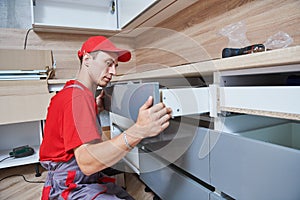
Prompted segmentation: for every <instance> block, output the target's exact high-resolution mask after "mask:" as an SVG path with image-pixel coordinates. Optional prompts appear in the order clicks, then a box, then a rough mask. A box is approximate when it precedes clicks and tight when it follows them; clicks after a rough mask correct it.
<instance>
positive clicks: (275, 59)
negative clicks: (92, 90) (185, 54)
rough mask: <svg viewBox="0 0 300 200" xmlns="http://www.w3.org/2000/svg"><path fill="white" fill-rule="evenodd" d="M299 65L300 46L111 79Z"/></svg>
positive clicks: (181, 75) (152, 77) (189, 75)
mask: <svg viewBox="0 0 300 200" xmlns="http://www.w3.org/2000/svg"><path fill="white" fill-rule="evenodd" d="M298 63H300V46H295V47H290V48H286V49H277V50H273V51H266V52H260V53H254V54H248V55H243V56H236V57H231V58H225V59H218V60H211V61H204V62H197V63H193V64H187V65H181V66H177V67H168V68H163V69H157V70H150V71H146V72H140V73H137V74H126V75H123V76H117V77H114V78H113V80H112V81H113V82H116V81H126V80H139V79H155V78H163V77H183V76H186V77H198V76H200V75H202V76H203V75H212V74H213V72H218V71H225V70H235V69H248V68H259V67H271V66H279V65H289V64H298Z"/></svg>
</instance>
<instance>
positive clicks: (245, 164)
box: [210, 132, 300, 200]
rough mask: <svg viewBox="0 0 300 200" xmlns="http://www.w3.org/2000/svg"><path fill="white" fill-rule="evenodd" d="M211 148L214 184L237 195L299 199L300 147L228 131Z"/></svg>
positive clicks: (273, 199)
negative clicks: (254, 138)
mask: <svg viewBox="0 0 300 200" xmlns="http://www.w3.org/2000/svg"><path fill="white" fill-rule="evenodd" d="M210 136H211V137H214V138H218V140H217V141H216V143H215V146H214V147H213V148H212V150H211V152H210V169H211V184H212V185H213V186H214V187H216V189H217V190H219V191H221V192H224V193H226V194H228V195H230V196H232V197H233V198H235V199H244V200H248V199H249V200H253V199H272V200H276V199H278V200H280V199H286V200H296V199H299V197H300V191H299V185H300V179H299V174H300V167H299V166H300V151H299V150H296V149H291V148H286V147H282V146H279V145H274V144H271V143H266V142H262V141H258V140H253V139H249V138H244V137H241V136H237V135H232V134H227V133H216V132H211V134H210Z"/></svg>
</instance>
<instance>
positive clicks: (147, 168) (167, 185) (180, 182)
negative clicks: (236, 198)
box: [140, 152, 211, 200]
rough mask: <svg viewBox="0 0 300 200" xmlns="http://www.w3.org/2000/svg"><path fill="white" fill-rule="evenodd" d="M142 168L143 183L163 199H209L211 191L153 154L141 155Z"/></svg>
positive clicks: (143, 153)
mask: <svg viewBox="0 0 300 200" xmlns="http://www.w3.org/2000/svg"><path fill="white" fill-rule="evenodd" d="M140 167H141V175H140V178H141V179H142V181H143V182H144V183H145V184H146V185H147V186H149V187H150V188H151V189H152V190H153V192H155V193H156V194H157V195H158V196H159V197H160V198H162V199H172V200H176V199H178V200H179V199H180V200H182V199H201V200H208V199H209V196H210V193H211V190H209V189H207V188H205V187H203V186H202V185H201V184H199V183H197V182H196V181H194V180H192V179H190V178H189V177H187V176H185V175H184V174H182V173H181V172H180V171H178V170H177V169H175V168H173V167H171V166H168V162H165V161H163V160H160V159H159V158H156V157H155V156H153V155H151V153H145V152H141V153H140ZM153 169H157V170H155V171H153Z"/></svg>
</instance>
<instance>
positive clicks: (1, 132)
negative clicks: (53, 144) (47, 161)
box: [0, 49, 55, 168]
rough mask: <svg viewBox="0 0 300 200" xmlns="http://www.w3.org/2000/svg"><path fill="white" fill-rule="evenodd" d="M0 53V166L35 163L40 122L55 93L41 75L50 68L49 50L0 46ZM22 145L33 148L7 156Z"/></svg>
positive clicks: (41, 127) (36, 161)
mask: <svg viewBox="0 0 300 200" xmlns="http://www.w3.org/2000/svg"><path fill="white" fill-rule="evenodd" d="M0 57H1V62H0V72H1V76H0V79H1V80H0V110H1V115H0V160H1V162H0V168H5V167H12V166H18V165H25V164H30V163H38V162H39V147H40V144H41V141H42V138H43V123H44V120H45V119H46V114H47V107H48V105H49V102H50V99H51V98H52V97H53V96H54V94H55V93H50V92H49V90H48V83H47V80H46V78H45V76H46V77H47V73H46V71H47V70H46V69H48V70H50V69H52V63H53V60H52V51H49V50H22V49H2V50H0ZM7 73H8V75H9V76H6V74H7ZM31 73H32V74H31ZM36 73H37V74H36ZM8 77H9V78H8ZM25 145H29V146H30V147H32V148H33V149H34V154H33V155H30V156H27V157H22V158H14V157H10V158H7V157H8V156H9V153H10V152H12V151H13V149H14V148H17V147H20V146H25ZM5 158H7V159H5ZM3 159H5V160H3Z"/></svg>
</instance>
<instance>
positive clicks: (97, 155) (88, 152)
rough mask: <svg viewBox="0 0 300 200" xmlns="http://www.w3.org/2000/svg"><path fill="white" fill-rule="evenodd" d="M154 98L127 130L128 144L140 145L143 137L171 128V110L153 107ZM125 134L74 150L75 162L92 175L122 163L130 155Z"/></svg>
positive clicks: (160, 105)
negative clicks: (120, 161) (119, 162)
mask: <svg viewBox="0 0 300 200" xmlns="http://www.w3.org/2000/svg"><path fill="white" fill-rule="evenodd" d="M152 102H153V98H152V97H149V99H148V100H147V101H146V102H145V104H144V105H143V106H142V107H141V108H140V110H139V115H138V119H137V122H136V123H135V124H134V125H133V126H132V127H130V128H129V129H127V130H126V136H127V137H126V138H127V142H128V144H129V145H130V146H135V145H137V144H138V143H139V142H140V141H141V140H142V139H143V138H146V137H152V136H156V135H158V134H159V133H160V132H162V131H163V130H164V129H166V128H167V127H168V126H169V119H170V118H171V109H170V108H166V107H165V105H164V104H163V103H158V104H156V105H154V106H151V105H152ZM128 150H129V148H128V146H127V144H126V141H125V137H124V133H122V134H120V135H118V136H116V137H114V138H112V139H111V140H108V141H104V142H101V143H97V144H83V145H81V146H80V147H78V148H76V149H75V150H74V153H75V157H76V161H77V163H78V165H79V167H80V169H81V171H82V172H83V173H84V174H86V175H91V174H93V173H96V172H98V171H101V170H103V169H105V168H107V167H110V166H112V165H114V164H115V163H117V162H118V161H119V160H121V159H122V158H123V157H124V156H125V155H126V154H127V152H128Z"/></svg>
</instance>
